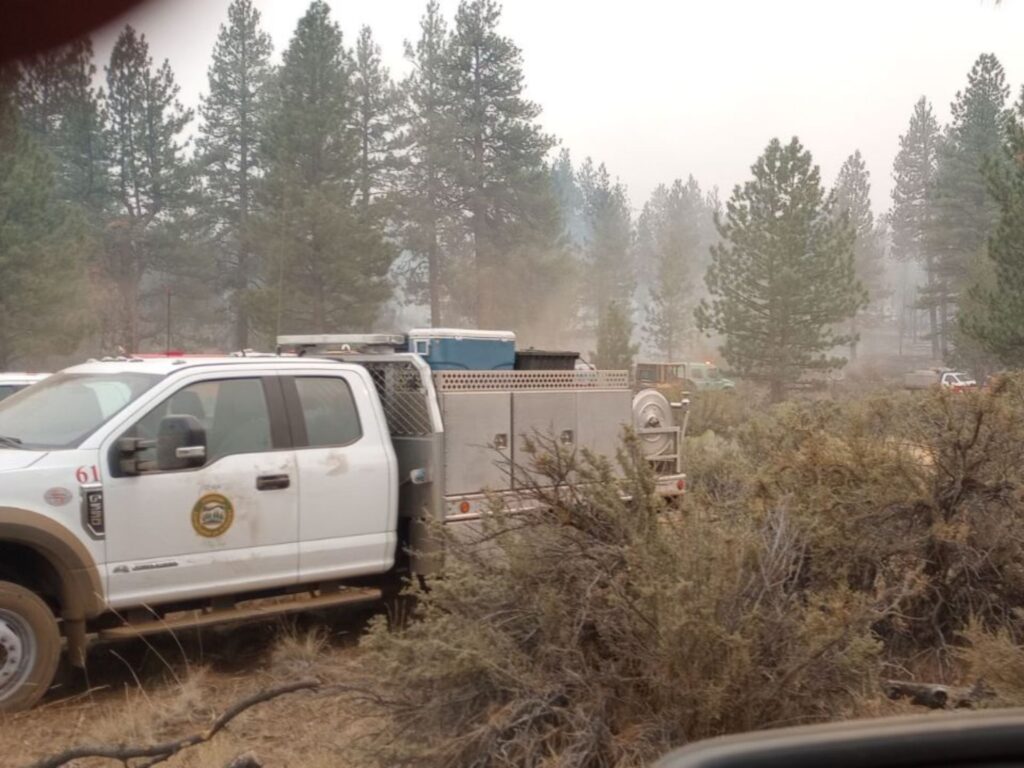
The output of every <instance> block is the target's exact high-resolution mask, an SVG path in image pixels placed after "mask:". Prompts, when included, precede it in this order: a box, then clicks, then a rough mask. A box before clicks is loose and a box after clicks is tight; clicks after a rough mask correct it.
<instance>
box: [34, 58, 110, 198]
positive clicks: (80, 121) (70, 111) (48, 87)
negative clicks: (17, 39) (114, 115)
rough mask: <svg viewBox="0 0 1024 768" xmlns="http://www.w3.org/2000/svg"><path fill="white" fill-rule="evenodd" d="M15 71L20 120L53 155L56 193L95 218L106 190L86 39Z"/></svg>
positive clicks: (97, 100)
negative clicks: (18, 71) (18, 75)
mask: <svg viewBox="0 0 1024 768" xmlns="http://www.w3.org/2000/svg"><path fill="white" fill-rule="evenodd" d="M19 74H20V77H19V79H18V109H19V111H20V113H21V119H22V124H23V126H24V128H25V130H27V131H29V132H30V133H31V134H32V135H33V136H35V137H36V138H37V139H38V141H39V142H40V144H41V145H42V146H43V147H45V148H46V149H47V150H49V151H50V153H51V154H52V155H53V157H54V159H55V161H56V164H55V173H56V183H57V189H56V192H57V194H59V195H60V197H61V199H63V200H65V201H68V202H70V203H72V204H75V205H78V206H82V207H83V208H84V209H85V210H86V211H88V212H89V215H91V216H95V215H96V214H97V212H98V211H100V210H101V209H102V208H103V207H104V206H105V203H106V199H105V195H106V193H107V191H108V190H107V189H106V177H105V174H104V170H103V168H104V157H103V154H104V152H103V142H102V130H101V129H102V125H101V94H100V93H99V92H97V90H96V88H95V87H93V84H92V81H93V77H94V75H95V74H96V66H95V65H94V64H93V61H92V43H91V41H90V40H89V39H88V38H83V39H80V40H75V41H74V42H71V43H69V44H67V45H66V46H63V47H61V48H55V49H52V50H48V51H43V52H41V53H37V54H35V55H34V56H32V57H30V58H28V59H26V60H24V61H22V62H21V63H20V73H19Z"/></svg>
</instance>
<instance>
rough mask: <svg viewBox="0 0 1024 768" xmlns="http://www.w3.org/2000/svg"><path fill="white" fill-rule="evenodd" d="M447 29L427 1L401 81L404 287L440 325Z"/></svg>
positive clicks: (446, 227) (447, 222)
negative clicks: (407, 70) (407, 258)
mask: <svg viewBox="0 0 1024 768" xmlns="http://www.w3.org/2000/svg"><path fill="white" fill-rule="evenodd" d="M447 46H448V28H447V26H446V24H445V21H444V17H443V16H442V15H441V11H440V8H439V6H438V4H437V2H436V0H430V2H428V3H427V9H426V12H425V13H424V15H423V18H422V19H421V20H420V38H419V40H418V41H417V42H416V45H415V47H414V46H413V45H412V44H410V43H406V45H405V56H406V59H408V60H409V62H410V63H411V64H412V71H411V72H410V73H409V76H408V77H407V78H406V80H405V81H404V82H403V83H402V94H403V96H404V97H405V99H406V102H407V111H408V114H407V117H406V142H405V143H406V151H405V159H406V160H407V163H408V165H407V167H406V169H405V171H404V173H403V177H402V178H403V193H402V195H401V196H400V198H399V203H400V205H401V213H400V218H401V221H402V226H401V237H402V244H403V246H404V247H405V249H406V251H408V253H409V254H410V257H411V258H410V264H409V265H408V268H407V274H406V281H405V282H406V290H407V292H408V293H409V294H410V295H412V296H413V297H414V298H418V299H421V300H424V301H425V302H426V303H427V304H428V305H429V306H430V324H431V325H432V326H434V327H439V326H441V325H443V323H444V321H443V301H444V292H443V289H444V285H445V282H446V280H445V276H446V266H447V264H446V259H445V248H444V242H445V240H446V239H450V238H446V233H448V232H450V231H451V230H452V229H453V228H454V227H453V218H452V216H451V212H450V206H449V202H448V201H449V192H448V188H449V184H450V180H449V176H448V170H447V163H446V158H447V153H448V152H449V151H450V141H451V138H450V137H451V125H450V118H449V113H450V107H451V98H450V94H449V90H448V71H447V55H448V53H447V51H448V48H447Z"/></svg>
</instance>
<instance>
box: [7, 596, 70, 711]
mask: <svg viewBox="0 0 1024 768" xmlns="http://www.w3.org/2000/svg"><path fill="white" fill-rule="evenodd" d="M58 661H60V631H59V630H58V629H57V620H56V619H55V618H54V616H53V612H52V611H51V610H50V608H49V607H48V606H47V605H46V603H44V602H43V601H42V600H41V599H40V598H39V596H38V595H36V594H35V593H33V592H30V591H29V590H27V589H25V588H24V587H21V586H18V585H17V584H12V583H10V582H9V581H0V712H14V711H16V710H20V709H28V708H29V707H31V706H32V705H33V704H35V703H36V702H37V701H39V699H41V698H42V696H43V694H44V693H46V690H47V689H48V688H49V687H50V684H51V683H52V682H53V677H54V675H55V674H56V673H57V663H58Z"/></svg>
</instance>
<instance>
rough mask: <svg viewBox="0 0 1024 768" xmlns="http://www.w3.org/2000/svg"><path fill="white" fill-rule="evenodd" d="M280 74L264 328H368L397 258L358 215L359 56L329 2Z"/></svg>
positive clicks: (272, 136)
mask: <svg viewBox="0 0 1024 768" xmlns="http://www.w3.org/2000/svg"><path fill="white" fill-rule="evenodd" d="M276 80H277V86H276V92H275V94H274V98H273V111H272V113H271V115H270V117H269V120H268V126H267V136H266V141H265V144H264V151H265V152H266V162H267V171H266V177H265V180H264V184H263V194H264V197H263V200H264V214H263V217H262V223H261V231H262V232H263V233H264V236H263V237H261V244H262V245H263V246H264V248H265V253H266V256H267V258H266V260H265V267H266V268H267V273H266V276H265V280H266V284H267V286H268V291H267V299H268V300H269V304H270V307H269V309H270V310H271V312H270V316H267V317H265V318H264V321H265V324H266V325H267V327H268V330H271V329H272V330H281V331H283V330H288V329H294V330H304V331H312V332H318V333H324V332H327V331H331V330H338V329H358V328H366V327H369V326H370V325H371V324H372V323H373V320H374V318H375V316H376V314H377V311H378V309H379V308H380V305H381V303H382V302H383V301H384V300H386V299H387V297H388V294H389V286H388V282H387V273H388V269H389V268H390V264H391V257H392V254H391V249H390V248H389V247H388V245H387V244H386V243H385V242H384V239H383V236H382V233H381V232H380V231H379V230H378V229H377V228H376V227H367V226H366V224H365V220H364V219H363V218H362V217H361V216H360V213H359V209H358V206H359V202H358V193H359V189H358V183H357V180H358V169H359V134H358V131H357V130H356V129H355V127H354V126H355V120H354V114H355V108H354V101H355V94H354V93H353V88H352V61H351V59H350V57H349V55H348V53H347V51H346V50H345V48H344V46H343V43H342V34H341V30H340V29H339V28H338V25H337V24H335V23H334V22H333V21H331V18H330V9H329V8H328V6H327V4H326V3H324V2H322V0H314V2H313V3H311V4H310V6H309V8H308V10H307V11H306V13H305V14H304V15H303V16H302V18H301V19H300V20H299V24H298V27H297V29H296V31H295V35H294V37H293V38H292V40H291V43H290V44H289V46H288V48H287V50H286V51H285V53H284V62H283V64H282V66H281V70H280V72H279V74H278V76H277V78H276Z"/></svg>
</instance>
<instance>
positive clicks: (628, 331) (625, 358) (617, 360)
mask: <svg viewBox="0 0 1024 768" xmlns="http://www.w3.org/2000/svg"><path fill="white" fill-rule="evenodd" d="M632 339H633V321H632V320H630V317H629V311H628V309H627V308H626V305H625V304H624V303H623V302H621V301H610V302H608V304H607V305H605V307H604V309H603V310H602V311H601V317H600V318H599V320H598V324H597V351H596V352H595V353H594V364H595V365H596V366H597V367H598V368H601V369H604V370H612V371H622V370H629V368H630V367H631V366H632V365H633V358H634V357H635V356H636V353H637V350H638V349H639V348H640V347H639V345H638V344H634V343H633V342H632Z"/></svg>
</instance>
